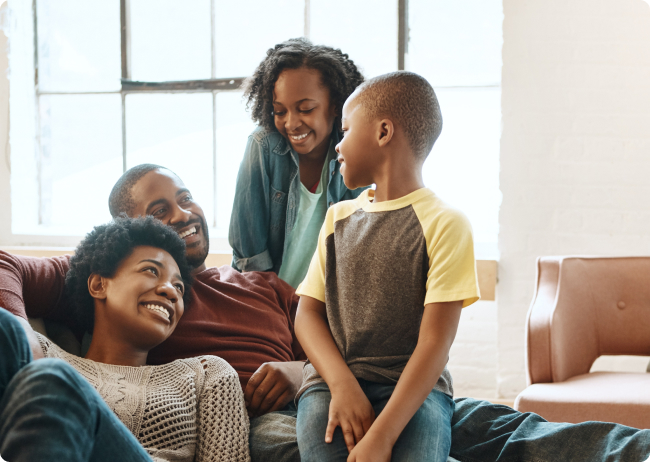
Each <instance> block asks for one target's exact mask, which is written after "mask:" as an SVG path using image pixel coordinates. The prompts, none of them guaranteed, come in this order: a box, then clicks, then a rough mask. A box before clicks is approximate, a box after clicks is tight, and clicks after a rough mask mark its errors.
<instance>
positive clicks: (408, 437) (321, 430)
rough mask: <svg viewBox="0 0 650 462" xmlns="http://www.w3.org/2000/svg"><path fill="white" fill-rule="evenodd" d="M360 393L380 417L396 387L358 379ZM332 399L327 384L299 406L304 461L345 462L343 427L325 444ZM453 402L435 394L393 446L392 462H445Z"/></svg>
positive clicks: (303, 398) (316, 387)
mask: <svg viewBox="0 0 650 462" xmlns="http://www.w3.org/2000/svg"><path fill="white" fill-rule="evenodd" d="M359 385H361V389H362V390H363V392H364V393H365V394H366V396H367V397H368V400H369V401H370V404H371V405H372V407H373V409H374V410H375V415H379V414H380V413H381V411H382V410H383V409H384V407H385V406H386V403H388V400H389V398H390V397H391V395H392V394H393V390H394V389H395V385H385V384H380V383H374V382H369V381H367V380H363V379H359ZM331 399H332V395H331V393H330V390H329V387H328V386H327V384H326V383H319V384H316V385H314V386H312V387H310V388H308V389H307V391H305V392H304V393H303V395H302V396H301V397H300V401H299V402H298V422H297V425H296V433H297V435H298V448H299V449H300V457H301V459H302V460H303V461H305V462H309V461H324V460H327V461H335V460H342V461H345V460H347V458H348V455H349V454H348V449H347V447H346V445H345V440H344V439H343V433H342V431H341V427H337V428H336V430H335V431H334V437H333V439H332V442H331V443H326V442H325V429H326V428H327V420H328V415H329V407H330V401H331ZM453 413H454V400H453V399H451V398H450V397H449V396H448V395H446V394H444V393H442V392H440V391H437V390H433V391H432V392H431V393H429V396H427V398H426V400H425V401H424V403H422V406H420V408H419V409H418V410H417V411H416V413H415V415H414V416H413V417H412V418H411V420H410V421H409V423H408V424H407V425H406V427H405V428H404V430H403V431H402V434H401V435H400V436H399V438H398V439H397V441H396V442H395V446H393V453H392V457H391V460H393V461H436V462H444V461H446V460H447V456H448V455H449V448H450V446H451V416H452V414H453Z"/></svg>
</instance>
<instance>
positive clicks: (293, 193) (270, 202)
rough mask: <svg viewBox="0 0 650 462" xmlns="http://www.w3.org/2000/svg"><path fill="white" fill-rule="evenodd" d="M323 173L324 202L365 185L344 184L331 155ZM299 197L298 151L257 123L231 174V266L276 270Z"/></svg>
mask: <svg viewBox="0 0 650 462" xmlns="http://www.w3.org/2000/svg"><path fill="white" fill-rule="evenodd" d="M332 141H333V142H334V143H335V144H336V143H338V142H339V141H340V137H339V133H338V131H337V130H334V131H333V132H332ZM328 175H329V176H328V178H329V184H328V186H327V205H328V207H330V206H332V205H333V204H336V203H337V202H340V201H342V200H348V199H354V198H356V197H357V196H359V194H361V193H362V192H363V190H364V189H366V188H359V189H355V190H352V191H351V190H349V189H348V188H347V187H346V186H345V184H344V183H343V177H342V176H341V172H340V164H339V163H338V162H337V161H336V159H333V160H331V161H330V165H329V174H328ZM299 203H300V172H299V168H298V154H297V153H296V152H295V151H294V150H293V149H292V148H291V145H290V144H289V143H288V142H287V140H286V139H285V138H284V137H283V136H282V135H280V133H279V132H277V131H275V130H273V131H268V130H266V129H264V128H263V127H258V128H257V129H255V131H253V133H252V134H251V135H250V136H249V137H248V144H247V145H246V152H245V153H244V159H243V160H242V163H241V165H240V167H239V174H238V175H237V188H236V191H235V200H234V203H233V207H232V215H231V218H230V231H229V233H228V241H229V242H230V246H231V247H232V249H233V259H232V266H233V268H235V269H237V270H239V271H269V270H271V271H274V272H276V273H277V272H278V271H279V270H280V266H281V265H282V256H283V254H284V251H285V244H286V240H287V239H286V237H287V236H288V235H289V233H290V232H291V230H292V229H293V226H294V224H295V222H296V213H297V212H298V206H299Z"/></svg>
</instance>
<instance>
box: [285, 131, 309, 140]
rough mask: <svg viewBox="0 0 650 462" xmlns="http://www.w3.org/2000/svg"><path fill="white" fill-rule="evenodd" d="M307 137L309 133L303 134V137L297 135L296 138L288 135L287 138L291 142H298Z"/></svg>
mask: <svg viewBox="0 0 650 462" xmlns="http://www.w3.org/2000/svg"><path fill="white" fill-rule="evenodd" d="M307 135H309V132H307V133H305V134H304V135H298V136H293V135H289V137H290V138H291V139H292V140H296V141H300V140H304V139H305V138H307Z"/></svg>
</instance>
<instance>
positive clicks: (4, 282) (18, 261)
mask: <svg viewBox="0 0 650 462" xmlns="http://www.w3.org/2000/svg"><path fill="white" fill-rule="evenodd" d="M69 267H70V263H69V257H67V256H65V257H54V258H35V257H22V256H18V255H12V254H10V253H7V252H3V251H0V307H2V308H4V309H6V310H7V311H9V312H10V313H12V314H13V315H14V316H16V318H17V319H18V320H19V322H20V323H21V325H22V326H23V328H24V329H25V334H26V335H27V339H28V341H29V344H30V347H31V349H32V355H33V357H34V359H38V358H42V357H43V351H42V349H41V346H40V343H39V342H38V339H37V338H36V335H35V334H34V331H33V330H32V327H31V326H30V325H29V323H28V322H27V316H31V317H47V318H52V319H57V318H58V319H63V318H64V316H63V315H64V313H65V310H64V306H63V304H62V298H63V291H64V288H65V274H66V273H67V271H68V268H69Z"/></svg>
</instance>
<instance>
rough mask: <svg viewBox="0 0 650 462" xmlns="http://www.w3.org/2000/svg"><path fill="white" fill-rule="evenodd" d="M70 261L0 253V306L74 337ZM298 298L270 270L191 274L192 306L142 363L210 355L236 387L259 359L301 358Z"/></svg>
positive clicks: (228, 269) (226, 269)
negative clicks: (226, 368)
mask: <svg viewBox="0 0 650 462" xmlns="http://www.w3.org/2000/svg"><path fill="white" fill-rule="evenodd" d="M69 267H70V257H69V256H64V257H53V258H35V257H22V256H16V255H11V254H9V253H6V252H2V251H0V307H2V308H5V309H7V310H8V311H10V312H11V313H13V314H15V315H18V316H21V317H23V318H26V317H27V316H30V317H43V318H46V319H52V320H57V321H62V322H64V323H65V324H67V325H68V326H69V327H71V328H72V330H73V331H74V332H75V333H76V334H77V335H81V334H82V331H81V329H80V328H79V326H78V324H77V323H76V322H75V319H74V318H72V316H71V312H70V311H71V310H69V309H68V303H67V300H66V297H65V294H64V287H65V275H66V273H67V271H68V269H69ZM297 306H298V297H297V296H296V295H295V292H294V290H293V288H292V287H291V286H289V284H287V283H285V282H284V281H282V280H281V279H279V278H278V277H277V275H276V274H275V273H271V272H268V273H262V272H249V273H239V272H237V271H236V270H234V269H232V268H231V267H229V266H222V267H221V268H208V269H206V270H205V271H203V272H201V273H199V274H198V275H196V277H195V282H194V285H193V286H192V301H191V303H190V306H189V307H187V308H186V309H185V313H184V314H183V317H182V318H181V319H180V321H179V322H178V325H177V327H176V330H174V332H173V333H172V335H171V336H170V337H169V338H168V339H167V340H165V341H164V342H163V343H161V344H160V345H159V346H157V347H156V348H154V349H153V350H151V352H150V353H149V357H148V362H149V363H151V364H162V363H167V362H170V361H173V360H175V359H179V358H189V357H193V356H200V355H206V354H207V355H215V356H220V357H221V358H223V359H225V360H226V361H228V362H229V363H230V364H231V365H232V366H233V367H234V368H235V370H236V371H237V373H238V374H239V379H240V381H241V383H242V386H245V385H246V383H247V382H248V379H250V377H251V375H252V374H253V373H254V372H255V371H256V370H257V369H258V368H259V367H260V366H261V365H262V363H265V362H274V361H296V360H304V359H306V356H305V354H304V352H303V350H302V348H301V347H300V344H299V343H298V340H297V339H296V336H295V333H294V323H293V322H294V318H295V315H296V308H297Z"/></svg>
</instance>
